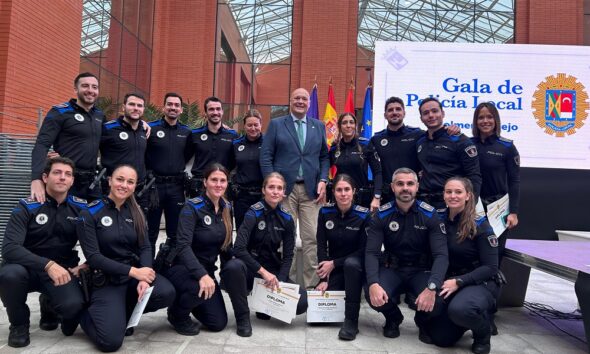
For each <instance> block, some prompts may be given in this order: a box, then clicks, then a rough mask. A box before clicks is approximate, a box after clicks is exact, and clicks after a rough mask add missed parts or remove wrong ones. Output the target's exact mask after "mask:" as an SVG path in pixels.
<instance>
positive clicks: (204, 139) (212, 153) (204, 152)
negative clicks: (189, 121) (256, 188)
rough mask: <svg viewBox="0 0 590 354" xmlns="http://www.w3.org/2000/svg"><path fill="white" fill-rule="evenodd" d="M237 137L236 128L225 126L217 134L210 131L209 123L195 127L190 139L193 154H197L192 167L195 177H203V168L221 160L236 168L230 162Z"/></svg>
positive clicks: (228, 166) (226, 165)
mask: <svg viewBox="0 0 590 354" xmlns="http://www.w3.org/2000/svg"><path fill="white" fill-rule="evenodd" d="M237 137H238V133H236V131H235V130H232V129H226V128H224V127H223V126H222V127H221V128H219V131H218V132H217V134H215V133H213V132H211V131H209V129H208V127H207V124H205V125H204V126H202V127H200V128H197V129H193V130H192V134H191V139H190V145H191V148H192V149H191V156H192V155H194V156H195V161H194V162H193V167H192V169H191V174H192V175H193V177H196V178H203V170H204V169H205V167H207V165H209V164H210V163H213V162H219V163H220V164H222V165H223V166H224V167H225V168H227V169H228V170H229V171H231V170H232V169H233V168H234V166H233V165H231V164H230V162H231V154H232V148H233V144H232V142H233V140H234V139H236V138H237Z"/></svg>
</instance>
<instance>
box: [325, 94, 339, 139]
mask: <svg viewBox="0 0 590 354" xmlns="http://www.w3.org/2000/svg"><path fill="white" fill-rule="evenodd" d="M337 123H338V115H337V114H336V99H335V98H334V88H333V87H332V84H331V83H330V87H329V88H328V102H327V103H326V112H325V113H324V124H326V138H327V139H328V146H331V145H332V142H333V141H334V139H335V138H336V135H337V134H338V124H337Z"/></svg>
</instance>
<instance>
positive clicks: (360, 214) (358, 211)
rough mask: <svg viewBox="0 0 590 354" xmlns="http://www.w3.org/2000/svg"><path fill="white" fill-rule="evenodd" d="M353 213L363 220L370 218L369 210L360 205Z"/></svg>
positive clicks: (354, 208) (353, 209)
mask: <svg viewBox="0 0 590 354" xmlns="http://www.w3.org/2000/svg"><path fill="white" fill-rule="evenodd" d="M352 212H353V214H356V215H357V216H358V217H360V218H361V219H366V218H367V217H368V216H369V214H370V213H369V208H365V207H363V206H360V205H355V206H354V207H353V208H352Z"/></svg>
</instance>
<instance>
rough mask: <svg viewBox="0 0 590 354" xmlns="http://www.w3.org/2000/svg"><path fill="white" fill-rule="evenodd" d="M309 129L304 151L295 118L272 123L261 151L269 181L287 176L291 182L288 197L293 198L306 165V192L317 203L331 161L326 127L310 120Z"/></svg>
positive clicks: (286, 178)
mask: <svg viewBox="0 0 590 354" xmlns="http://www.w3.org/2000/svg"><path fill="white" fill-rule="evenodd" d="M306 125H307V136H306V138H305V146H304V148H303V150H301V148H300V147H299V140H298V138H297V131H296V130H295V124H294V123H293V118H292V117H291V115H288V116H283V117H279V118H275V119H273V120H271V121H270V125H269V126H268V130H267V131H266V134H265V135H264V142H263V143H262V149H261V151H260V167H261V169H262V174H263V175H264V176H265V177H266V176H267V175H268V174H269V173H271V172H279V173H280V174H281V175H283V177H285V180H286V181H287V191H286V194H287V195H289V193H291V191H292V190H293V185H294V184H295V180H296V178H297V174H298V172H299V165H300V164H302V166H303V176H304V177H303V178H304V181H305V191H306V192H307V195H308V196H309V197H310V198H312V199H315V198H317V193H316V192H317V185H318V183H319V181H320V179H325V180H327V179H328V169H329V165H330V161H329V157H328V144H327V141H326V127H325V125H324V123H322V122H321V121H319V120H317V119H313V118H309V117H308V118H307V124H306Z"/></svg>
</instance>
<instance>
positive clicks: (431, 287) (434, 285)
mask: <svg viewBox="0 0 590 354" xmlns="http://www.w3.org/2000/svg"><path fill="white" fill-rule="evenodd" d="M428 290H432V291H435V290H436V284H434V282H430V283H428Z"/></svg>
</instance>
